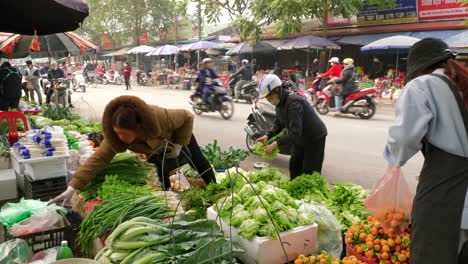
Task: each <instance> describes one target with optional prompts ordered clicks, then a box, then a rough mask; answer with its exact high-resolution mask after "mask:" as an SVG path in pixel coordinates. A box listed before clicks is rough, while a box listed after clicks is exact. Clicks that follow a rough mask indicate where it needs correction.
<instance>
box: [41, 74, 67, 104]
mask: <svg viewBox="0 0 468 264" xmlns="http://www.w3.org/2000/svg"><path fill="white" fill-rule="evenodd" d="M66 82H67V81H66V79H64V78H59V79H54V80H52V83H49V84H48V85H46V86H48V90H50V89H53V91H54V92H53V94H52V96H51V102H54V103H55V104H56V105H61V106H63V107H66V106H67V101H68V93H69V91H68V86H67V83H66Z"/></svg>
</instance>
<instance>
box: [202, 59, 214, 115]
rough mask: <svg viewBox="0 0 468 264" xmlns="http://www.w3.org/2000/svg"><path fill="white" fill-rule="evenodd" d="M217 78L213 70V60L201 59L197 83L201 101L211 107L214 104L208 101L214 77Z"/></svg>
mask: <svg viewBox="0 0 468 264" xmlns="http://www.w3.org/2000/svg"><path fill="white" fill-rule="evenodd" d="M217 78H219V77H218V75H217V74H216V72H215V71H214V70H213V60H212V59H210V58H206V59H203V61H202V68H201V69H200V71H199V72H198V79H199V85H200V88H201V92H202V95H203V96H202V100H203V103H205V104H207V105H209V106H210V108H213V106H214V104H213V103H212V102H210V100H209V98H210V95H211V93H212V92H214V87H215V79H217Z"/></svg>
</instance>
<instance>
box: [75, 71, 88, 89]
mask: <svg viewBox="0 0 468 264" xmlns="http://www.w3.org/2000/svg"><path fill="white" fill-rule="evenodd" d="M72 85H73V87H72V89H73V91H74V92H76V90H78V89H81V91H83V93H85V92H86V86H87V84H86V80H85V77H84V75H83V72H81V71H77V72H74V73H73V74H72Z"/></svg>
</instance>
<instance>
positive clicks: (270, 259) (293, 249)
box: [207, 207, 318, 264]
mask: <svg viewBox="0 0 468 264" xmlns="http://www.w3.org/2000/svg"><path fill="white" fill-rule="evenodd" d="M207 215H208V219H210V220H214V221H216V222H217V224H218V225H219V226H220V227H221V229H222V230H223V232H224V235H225V236H226V237H229V236H231V235H232V236H231V239H232V241H233V242H237V243H238V245H239V246H240V247H241V248H242V249H243V250H244V251H245V252H244V253H242V254H240V255H239V256H238V258H239V259H240V260H241V261H242V262H243V263H245V264H283V263H286V262H288V261H292V260H294V259H296V258H297V257H298V256H299V255H301V254H303V255H306V256H307V255H311V254H313V253H315V252H316V251H317V231H318V226H317V224H312V225H308V226H302V227H297V228H295V229H293V230H291V231H287V232H282V233H280V237H281V241H282V242H283V246H284V249H285V251H286V255H287V259H286V256H285V254H284V251H283V248H282V247H281V243H280V240H272V239H270V238H267V237H255V238H254V239H252V240H246V239H244V238H242V237H240V236H239V235H238V233H239V229H238V228H235V227H230V226H229V225H227V224H226V223H225V222H224V221H223V220H222V219H221V218H220V217H219V218H217V216H218V213H216V211H215V210H214V209H213V207H210V208H208V211H207ZM216 218H217V219H216Z"/></svg>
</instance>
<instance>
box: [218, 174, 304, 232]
mask: <svg viewBox="0 0 468 264" xmlns="http://www.w3.org/2000/svg"><path fill="white" fill-rule="evenodd" d="M297 208H298V205H297V203H296V200H294V199H293V198H291V197H290V196H289V195H288V193H287V192H286V191H284V190H283V189H280V188H277V187H275V186H273V185H270V184H267V183H265V182H258V183H257V184H255V183H253V184H245V185H244V186H243V187H242V188H241V189H240V190H239V191H238V192H236V193H234V194H233V195H228V196H226V197H225V198H223V199H220V200H219V201H218V202H217V203H216V205H215V206H214V209H215V210H216V211H217V212H218V214H219V215H220V217H221V218H222V219H223V220H224V221H225V222H226V223H228V224H229V225H231V226H233V227H237V228H239V229H240V231H239V235H240V236H241V237H243V238H245V239H247V240H251V239H253V238H254V237H255V236H266V237H269V238H271V239H277V238H278V233H280V232H283V231H289V230H292V229H294V228H296V227H298V226H304V225H309V224H312V223H313V218H312V215H310V214H306V213H304V214H302V213H298V211H297Z"/></svg>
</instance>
